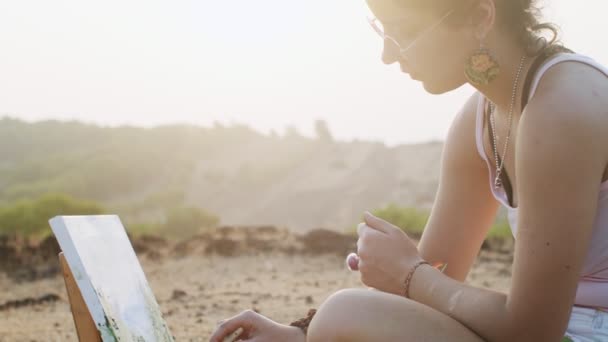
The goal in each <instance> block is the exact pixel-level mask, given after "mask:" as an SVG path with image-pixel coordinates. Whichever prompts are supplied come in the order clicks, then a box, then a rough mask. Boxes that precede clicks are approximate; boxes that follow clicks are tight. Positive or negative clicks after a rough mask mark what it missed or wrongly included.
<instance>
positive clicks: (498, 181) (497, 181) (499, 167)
mask: <svg viewBox="0 0 608 342" xmlns="http://www.w3.org/2000/svg"><path fill="white" fill-rule="evenodd" d="M525 61H526V55H525V54H524V55H523V56H522V57H521V61H520V62H519V69H517V74H516V75H515V82H513V93H512V94H511V106H510V108H509V130H508V131H507V139H506V141H505V147H504V151H503V153H502V155H503V159H502V160H501V162H500V165H498V151H497V150H496V144H497V143H496V127H495V126H496V124H495V118H494V112H495V110H494V104H493V103H492V102H490V127H491V128H492V138H493V140H494V144H493V145H492V148H493V150H494V161H495V162H496V178H495V179H494V188H495V189H498V188H499V187H501V186H502V180H501V179H500V175H501V173H502V168H503V166H504V165H505V159H507V148H508V146H509V138H510V137H511V123H512V120H513V108H514V107H515V100H516V98H517V88H518V86H519V77H520V76H521V71H522V70H523V68H524V63H525Z"/></svg>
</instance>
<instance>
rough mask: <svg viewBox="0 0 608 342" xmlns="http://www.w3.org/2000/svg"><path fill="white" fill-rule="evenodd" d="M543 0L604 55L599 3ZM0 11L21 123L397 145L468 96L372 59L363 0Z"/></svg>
mask: <svg viewBox="0 0 608 342" xmlns="http://www.w3.org/2000/svg"><path fill="white" fill-rule="evenodd" d="M544 3H545V4H546V7H547V8H546V11H545V12H544V14H545V18H546V20H547V21H551V22H555V23H556V24H558V25H559V26H561V28H562V32H561V34H562V35H561V37H562V40H563V41H564V43H565V44H566V46H568V47H571V48H573V49H574V50H575V51H577V52H580V53H583V54H586V55H589V56H591V57H592V58H594V59H596V60H598V61H599V62H600V63H603V64H608V47H606V46H602V44H597V41H598V37H599V35H600V33H601V32H605V31H606V29H608V24H606V23H603V22H602V13H605V11H602V10H600V5H601V6H603V7H604V8H606V6H607V5H606V4H602V3H600V2H594V6H595V7H594V10H593V11H591V10H589V8H588V7H589V6H588V5H589V3H572V2H567V1H566V0H554V1H545V2H544ZM235 6H236V7H235ZM234 8H240V9H241V10H239V11H235V10H234ZM0 9H2V10H1V11H0V43H2V45H3V47H4V48H5V50H6V51H7V53H5V54H3V55H2V56H0V74H2V75H3V77H2V78H0V116H9V117H13V118H17V119H20V120H24V121H27V122H37V121H43V120H58V121H73V120H76V121H79V122H82V123H85V124H96V125H100V126H109V127H115V126H124V125H128V126H137V127H154V126H159V125H175V124H178V125H179V124H190V125H195V126H202V127H210V126H212V125H213V124H214V122H219V123H221V124H223V125H227V126H230V125H246V126H248V127H251V128H252V129H253V130H255V131H256V132H260V133H261V134H270V132H271V130H274V131H275V132H277V133H278V134H281V135H283V134H284V133H285V131H286V130H287V129H288V127H295V128H296V129H297V130H298V131H299V132H300V134H302V135H303V136H306V137H314V123H315V121H316V120H323V121H325V122H326V123H327V125H328V126H329V128H330V130H331V132H332V134H333V136H334V138H335V139H336V140H339V141H352V140H362V141H380V142H382V143H384V144H385V145H388V146H395V145H401V144H418V143H426V142H433V141H444V140H445V135H446V134H447V130H448V128H449V125H450V124H451V121H452V118H453V117H454V115H455V114H456V112H457V111H458V110H459V108H460V106H461V105H462V103H463V102H464V100H465V99H466V97H467V96H468V95H469V94H471V93H472V91H473V89H472V88H471V87H470V86H464V87H461V88H460V89H458V90H455V91H453V92H451V93H448V94H445V95H441V96H435V95H430V94H427V93H425V92H424V89H423V88H422V87H421V85H420V84H419V83H418V82H416V81H412V80H410V79H409V77H408V76H407V75H404V74H402V73H401V72H400V71H399V68H398V66H395V65H392V66H385V65H383V64H382V63H381V61H380V53H381V45H382V42H381V40H380V39H379V38H378V37H377V36H376V35H375V33H374V32H373V31H372V30H371V28H369V25H368V24H367V22H366V20H365V15H366V13H367V8H366V6H365V3H364V2H363V1H360V2H350V1H346V0H338V1H334V2H330V3H327V2H324V1H321V0H313V1H309V2H306V3H295V4H294V3H289V4H287V3H284V2H281V1H279V0H261V1H258V2H255V3H252V2H247V1H244V0H240V1H239V0H232V1H227V2H222V3H216V2H213V3H212V2H210V1H194V0H183V1H180V2H170V1H168V0H154V1H143V0H133V1H130V2H127V3H124V2H121V1H118V0H108V1H106V2H104V3H94V2H87V1H84V2H83V1H77V0H58V1H56V2H53V3H48V2H44V1H42V0H23V1H19V2H10V3H5V4H3V5H0ZM277 13H280V14H281V15H280V16H279V15H277ZM234 23H237V24H234ZM75 28H77V29H75ZM589 32H593V33H595V34H589ZM379 85H381V86H379ZM408 107H409V108H416V109H417V112H416V113H407V111H406V110H405V109H404V108H408Z"/></svg>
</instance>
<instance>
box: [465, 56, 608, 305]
mask: <svg viewBox="0 0 608 342" xmlns="http://www.w3.org/2000/svg"><path fill="white" fill-rule="evenodd" d="M566 61H575V62H580V63H584V64H587V65H590V66H592V67H594V68H596V69H597V70H599V71H601V72H603V73H604V74H605V75H606V76H607V77H608V68H606V67H604V66H602V65H600V64H599V63H597V62H596V61H594V60H593V59H591V58H589V57H586V56H583V55H579V54H573V53H559V54H556V55H555V56H552V57H550V58H549V59H548V60H547V61H545V62H543V64H542V65H541V66H540V67H539V68H538V71H537V72H536V75H535V77H534V79H533V80H532V83H531V86H530V94H529V97H528V98H529V99H532V96H534V93H535V91H536V88H537V87H538V84H539V82H540V80H541V78H542V76H543V75H544V73H545V72H546V71H547V70H548V69H549V68H551V67H552V66H554V65H556V64H558V63H561V62H566ZM604 96H608V94H604ZM485 107H486V98H485V97H484V96H483V95H480V96H479V104H478V108H477V123H476V129H475V131H476V134H475V135H476V142H477V151H478V152H479V155H480V156H481V158H482V159H483V160H485V161H486V163H487V165H488V170H489V172H488V174H489V180H490V189H491V191H492V193H493V195H494V197H495V198H496V199H497V200H498V201H499V202H500V203H501V204H502V205H503V206H505V207H506V208H507V210H508V219H509V226H510V228H511V232H512V234H513V236H515V235H516V232H517V208H513V207H511V206H510V205H509V201H508V198H507V194H506V193H505V192H504V190H503V189H502V188H500V189H499V190H495V189H494V178H495V177H496V170H495V167H494V166H493V165H492V164H491V163H490V161H489V159H488V157H487V156H486V154H485V150H484V148H483V133H484V132H483V120H484V108H485ZM607 134H608V132H607ZM598 196H599V198H598V210H597V214H596V217H595V220H594V226H593V233H592V237H591V243H590V245H589V251H588V252H587V257H586V259H585V262H584V264H583V269H582V273H581V277H580V281H579V284H578V289H577V293H576V299H575V304H577V305H583V306H594V307H601V308H605V309H608V181H606V182H603V183H602V184H599V185H598Z"/></svg>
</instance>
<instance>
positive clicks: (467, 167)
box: [418, 94, 498, 281]
mask: <svg viewBox="0 0 608 342" xmlns="http://www.w3.org/2000/svg"><path fill="white" fill-rule="evenodd" d="M477 101H478V95H477V94H475V95H473V96H472V97H471V98H470V99H469V101H468V102H467V103H466V104H465V106H464V107H463V109H462V110H461V112H460V113H459V114H458V115H457V117H456V118H455V119H454V122H453V123H452V126H451V128H450V131H449V134H448V137H447V140H446V143H445V146H444V149H443V154H442V161H441V174H440V182H439V189H438V191H437V196H436V198H435V203H434V205H433V209H432V210H431V216H430V218H429V221H428V223H427V225H426V227H425V229H424V232H423V234H422V239H421V241H420V244H419V246H418V249H419V251H420V254H421V255H422V257H423V258H424V259H426V260H428V261H431V262H444V263H447V264H448V267H447V269H446V271H445V274H446V275H448V276H450V277H452V278H453V279H455V280H459V281H464V280H465V278H466V276H467V274H468V272H469V270H470V269H471V265H472V264H473V262H474V261H475V258H476V256H477V254H478V252H479V248H480V247H481V244H482V242H483V240H484V238H485V236H486V234H487V232H488V229H489V228H490V226H491V225H492V222H493V221H494V218H495V216H496V211H497V208H498V202H497V201H496V200H495V199H494V197H493V196H492V193H491V192H490V188H489V178H488V169H487V165H486V163H485V161H484V160H482V159H481V156H479V154H478V152H477V147H476V142H475V120H476V110H477Z"/></svg>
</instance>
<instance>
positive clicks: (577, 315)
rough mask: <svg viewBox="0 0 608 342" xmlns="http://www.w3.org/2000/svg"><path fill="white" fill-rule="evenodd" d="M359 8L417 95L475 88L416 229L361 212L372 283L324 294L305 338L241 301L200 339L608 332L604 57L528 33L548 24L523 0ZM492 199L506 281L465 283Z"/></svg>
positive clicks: (441, 0) (365, 269)
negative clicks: (424, 219)
mask: <svg viewBox="0 0 608 342" xmlns="http://www.w3.org/2000/svg"><path fill="white" fill-rule="evenodd" d="M368 5H369V7H370V8H371V10H372V12H374V14H375V15H376V17H377V19H374V20H372V24H373V26H374V28H375V29H376V31H377V32H378V33H379V34H380V35H381V36H382V37H383V38H384V52H383V57H382V59H383V61H384V62H385V63H395V62H397V63H399V64H400V65H401V69H402V70H403V72H405V73H407V74H410V76H411V77H412V78H413V79H416V80H419V81H420V82H422V84H423V86H424V88H425V89H426V90H427V91H428V92H429V93H433V94H441V93H445V92H448V91H450V90H453V89H456V88H458V87H460V86H461V85H463V84H464V83H465V82H468V83H470V84H471V85H472V86H473V87H475V88H476V89H477V90H478V92H476V93H475V94H474V95H473V96H472V97H471V98H470V99H469V100H468V101H467V102H466V103H465V104H464V106H463V108H462V109H461V110H460V112H459V114H458V115H457V116H456V118H455V119H454V122H453V124H452V126H451V129H450V131H449V134H448V137H447V140H446V144H445V148H444V152H443V156H442V165H441V168H442V169H441V176H440V185H439V189H438V192H437V196H436V200H435V203H434V205H433V209H432V213H431V216H430V219H429V222H428V223H427V226H426V228H425V230H424V233H423V236H422V239H421V241H420V243H419V245H418V247H416V246H415V245H414V244H413V243H412V242H411V241H410V239H409V238H408V237H407V236H406V235H405V234H404V233H402V232H401V230H399V229H398V228H397V227H394V226H393V225H391V224H390V223H388V222H385V221H382V220H380V219H378V218H376V217H373V216H372V215H370V214H366V215H365V222H364V223H362V224H360V225H359V227H358V228H359V229H358V233H359V240H358V244H357V247H358V248H357V249H358V250H357V252H358V260H356V261H358V269H359V271H360V272H361V279H362V282H363V283H364V284H365V285H367V286H369V287H372V288H374V289H376V290H379V291H369V290H363V289H349V290H342V291H339V292H337V293H335V294H333V295H332V296H330V297H329V298H328V299H327V300H326V301H325V302H324V303H323V304H322V305H321V307H320V308H319V311H318V312H317V313H316V315H314V317H313V318H312V322H310V325H309V327H308V331H307V335H305V330H306V329H298V328H296V327H292V326H286V325H280V324H277V323H275V322H272V321H270V320H269V319H267V318H265V317H262V316H260V315H258V314H256V313H254V312H249V311H248V312H244V313H242V314H240V315H238V316H236V317H234V318H232V319H229V320H227V321H224V322H223V323H222V324H220V326H219V327H218V328H217V330H216V332H215V333H214V335H213V336H212V338H211V341H220V340H221V338H223V337H224V336H226V335H227V334H229V333H230V332H232V331H234V330H235V329H237V328H238V327H242V328H243V329H244V330H243V333H242V334H241V338H243V339H245V340H247V341H562V340H564V341H608V312H607V310H608V109H607V108H608V69H606V68H604V67H602V66H601V65H598V64H597V63H596V62H594V61H593V60H591V59H590V58H587V57H584V56H581V55H577V54H574V53H572V52H571V51H569V50H567V49H565V48H563V47H561V46H560V45H558V44H557V43H556V42H555V39H553V40H552V41H551V42H548V41H547V40H545V39H541V38H539V32H540V31H541V30H542V29H549V31H551V32H555V30H553V29H552V27H551V26H550V25H547V24H543V25H539V23H538V17H537V15H536V14H537V11H536V8H535V6H534V3H533V1H531V0H517V1H516V0H472V1H471V0H368ZM413 109H415V108H413ZM488 179H489V180H490V182H489V184H488ZM501 204H502V205H504V206H506V207H507V208H508V213H509V221H510V225H511V229H512V231H513V233H514V236H515V240H516V245H515V251H514V253H515V257H514V263H513V275H512V286H511V288H510V290H509V292H508V293H500V292H496V291H492V290H489V289H483V288H475V287H472V286H469V285H466V284H464V280H465V278H466V276H467V273H468V272H469V269H470V268H471V265H472V263H473V261H474V259H475V257H476V255H477V253H478V251H479V248H480V246H481V243H482V241H483V239H484V237H485V235H486V233H487V231H488V228H489V227H490V225H491V224H492V222H493V220H494V218H495V215H496V211H497V209H498V206H499V205H501ZM351 261H352V260H351ZM438 263H444V264H447V268H446V269H445V270H444V272H442V271H441V270H439V269H437V268H436V267H433V266H432V265H435V264H438ZM353 266H355V268H356V267H357V265H356V262H355V265H353Z"/></svg>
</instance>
